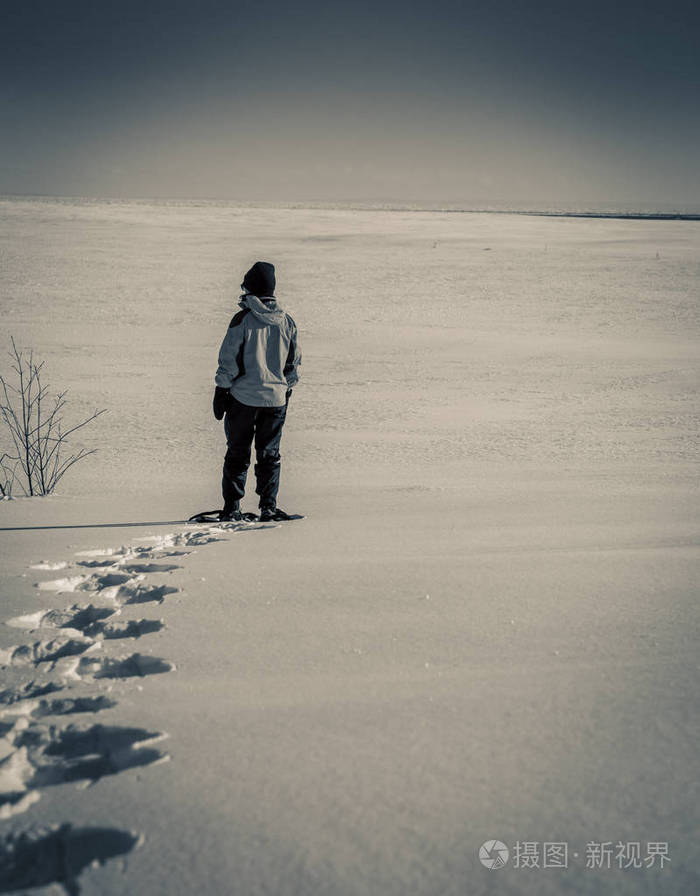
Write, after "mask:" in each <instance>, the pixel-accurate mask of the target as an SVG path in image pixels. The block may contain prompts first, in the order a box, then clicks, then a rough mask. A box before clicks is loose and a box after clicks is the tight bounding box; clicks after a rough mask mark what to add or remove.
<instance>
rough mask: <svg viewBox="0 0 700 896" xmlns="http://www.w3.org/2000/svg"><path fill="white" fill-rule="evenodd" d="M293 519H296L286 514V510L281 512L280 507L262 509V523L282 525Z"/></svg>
mask: <svg viewBox="0 0 700 896" xmlns="http://www.w3.org/2000/svg"><path fill="white" fill-rule="evenodd" d="M291 519H294V517H291V516H290V515H289V514H288V513H285V512H284V510H281V509H280V508H279V507H270V506H269V505H268V506H266V507H261V508H260V522H261V523H271V522H275V523H282V522H284V521H285V520H291Z"/></svg>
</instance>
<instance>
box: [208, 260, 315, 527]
mask: <svg viewBox="0 0 700 896" xmlns="http://www.w3.org/2000/svg"><path fill="white" fill-rule="evenodd" d="M241 288H242V289H243V295H242V296H241V297H240V301H239V303H238V304H239V305H240V308H241V310H240V311H238V312H237V314H235V315H234V318H233V320H232V321H231V323H230V325H229V328H228V331H227V333H226V336H225V337H224V341H223V343H222V345H221V350H220V351H219V367H218V369H217V371H216V389H215V392H214V416H215V417H216V419H217V420H221V419H222V418H223V417H225V419H224V430H225V432H226V441H227V444H228V450H227V451H226V457H225V458H224V472H223V480H222V491H223V496H224V508H223V510H222V511H221V514H220V518H221V519H222V520H240V519H242V518H243V514H242V512H241V508H240V502H241V499H242V498H243V494H244V491H245V482H246V474H247V472H248V467H249V465H250V453H251V445H252V443H253V441H255V459H256V463H255V480H256V488H255V491H256V492H257V494H258V495H259V499H260V500H259V504H260V520H261V521H268V520H285V519H289V518H290V517H289V515H288V514H286V513H285V512H284V511H283V510H280V508H279V507H277V492H278V490H279V484H280V453H279V447H280V439H281V437H282V427H283V426H284V421H285V418H286V415H287V406H288V404H289V398H290V396H291V394H292V388H293V387H294V386H295V384H296V383H297V381H298V379H299V372H298V368H299V364H300V363H301V352H300V350H299V338H298V334H297V327H296V324H295V323H294V321H293V320H292V318H291V317H290V316H289V315H288V314H287V313H286V312H285V311H283V310H282V308H280V306H279V305H278V303H277V299H276V298H275V268H274V265H272V264H270V263H269V262H267V261H256V262H255V264H254V265H253V267H252V268H251V269H250V270H249V271H248V273H247V274H246V275H245V277H244V278H243V283H242V284H241Z"/></svg>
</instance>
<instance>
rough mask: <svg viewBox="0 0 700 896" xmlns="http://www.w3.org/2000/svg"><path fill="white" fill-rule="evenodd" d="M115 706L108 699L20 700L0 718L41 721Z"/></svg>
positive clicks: (60, 698) (112, 701) (113, 701)
mask: <svg viewBox="0 0 700 896" xmlns="http://www.w3.org/2000/svg"><path fill="white" fill-rule="evenodd" d="M116 705H117V701H116V700H112V699H111V698H110V697H105V696H99V697H59V698H57V699H56V698H54V699H52V700H46V699H45V698H42V699H40V700H21V701H19V702H17V703H14V704H12V705H11V706H8V707H6V708H4V709H2V708H0V716H12V717H16V716H25V717H26V718H29V719H43V718H45V717H46V716H69V715H75V714H77V713H87V712H92V713H95V712H100V711H101V710H103V709H112V708H113V707H115V706H116Z"/></svg>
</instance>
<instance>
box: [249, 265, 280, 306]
mask: <svg viewBox="0 0 700 896" xmlns="http://www.w3.org/2000/svg"><path fill="white" fill-rule="evenodd" d="M243 288H244V289H246V290H247V291H248V292H252V293H253V295H254V296H257V297H258V298H260V296H274V294H275V266H274V264H270V262H269V261H256V262H255V264H254V265H253V267H252V268H251V269H250V270H249V271H248V273H247V274H246V275H245V277H244V278H243Z"/></svg>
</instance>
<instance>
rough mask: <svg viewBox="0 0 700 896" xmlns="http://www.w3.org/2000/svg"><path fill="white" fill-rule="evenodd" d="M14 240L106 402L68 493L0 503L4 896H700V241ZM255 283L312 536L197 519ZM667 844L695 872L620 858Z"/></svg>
mask: <svg viewBox="0 0 700 896" xmlns="http://www.w3.org/2000/svg"><path fill="white" fill-rule="evenodd" d="M0 221H1V222H2V232H1V234H0V235H1V239H2V242H1V250H2V281H3V292H2V315H3V334H4V338H5V341H6V343H7V347H9V337H10V335H11V334H12V335H14V337H15V339H16V340H17V342H18V344H19V345H20V346H33V347H34V349H35V351H36V352H37V354H38V355H39V356H40V357H41V358H42V359H44V360H45V361H46V370H47V374H48V375H49V377H50V379H51V381H52V382H53V383H55V385H56V387H57V388H58V387H61V388H63V387H66V386H67V387H68V388H69V389H70V393H69V397H70V398H71V399H72V403H71V405H70V406H69V408H72V412H73V413H74V414H75V415H76V416H79V415H80V414H86V413H89V412H91V411H92V410H93V409H94V408H95V407H105V408H107V409H108V413H107V414H105V415H103V416H102V417H100V418H99V419H98V420H97V421H95V423H93V424H92V425H91V426H90V427H89V428H87V429H86V430H84V432H83V434H82V435H83V438H82V441H81V444H84V445H85V446H86V447H99V449H100V450H99V453H98V454H96V455H94V456H92V457H90V458H88V459H87V460H85V461H83V462H82V464H80V465H78V466H76V467H75V468H74V469H73V470H72V471H71V472H70V473H68V474H67V475H66V477H65V479H64V480H63V481H62V482H61V486H60V488H59V493H58V494H56V495H53V496H51V497H48V498H44V499H31V500H28V499H19V500H16V501H12V502H2V503H0V526H2V527H5V528H4V530H3V531H2V532H1V533H0V535H1V538H0V544H1V545H2V547H1V555H0V556H1V559H2V572H1V573H0V587H1V589H2V595H3V602H2V621H3V622H9V623H10V624H9V625H2V626H0V650H1V651H2V655H1V656H0V659H1V660H2V661H3V662H4V663H5V666H4V668H3V669H2V670H1V671H2V678H3V685H2V687H1V688H0V691H2V693H1V694H0V700H1V701H2V703H0V712H1V713H2V716H1V717H0V734H2V736H3V738H4V739H3V740H2V741H1V742H0V750H1V752H0V800H2V802H0V814H1V815H2V819H3V820H1V821H0V836H2V841H1V842H2V843H3V844H4V846H3V849H4V850H5V853H6V854H5V856H4V867H5V869H6V870H4V871H3V872H0V882H1V883H2V886H1V887H0V890H2V892H6V891H10V890H12V888H13V887H14V888H16V889H21V891H22V892H27V891H29V890H30V887H31V885H32V884H35V883H42V882H44V883H48V884H51V883H52V882H53V884H52V885H53V888H54V890H56V891H58V889H59V883H57V882H58V881H60V880H61V879H65V878H66V877H68V878H70V879H72V880H73V881H74V880H77V881H78V884H79V886H80V889H81V892H82V893H84V894H110V896H111V894H121V893H124V892H131V893H143V894H149V896H150V894H158V893H163V894H166V893H167V894H174V896H185V894H188V896H189V894H191V893H193V892H206V893H208V894H216V896H218V894H229V893H237V894H238V893H240V894H245V896H248V894H263V893H270V894H276V896H277V894H279V896H291V894H295V896H311V894H328V896H331V894H332V896H345V894H347V896H394V894H396V896H399V894H401V896H405V894H411V896H436V894H441V896H452V894H454V896H458V894H459V896H461V894H467V893H468V894H481V893H498V894H502V893H513V894H516V893H533V894H558V893H563V892H575V893H590V894H597V893H605V894H607V893H615V894H617V893H620V894H624V893H634V894H637V893H649V894H656V893H660V892H663V893H672V894H676V893H677V894H687V893H691V892H695V891H697V890H698V889H700V849H699V848H698V840H697V830H698V822H699V820H700V819H699V814H700V813H699V812H698V805H699V804H700V793H699V788H698V780H699V779H700V776H699V772H700V769H699V765H700V763H699V762H698V750H697V744H698V740H699V738H700V730H699V729H700V725H699V723H698V703H699V700H698V685H699V684H700V663H699V661H698V607H697V604H698V600H697V599H698V587H697V582H698V556H699V554H700V551H699V548H700V511H699V507H700V505H699V502H698V460H699V456H698V455H699V451H698V448H699V438H700V435H699V428H698V386H699V378H698V373H699V370H700V343H699V340H698V336H699V335H700V334H699V330H700V306H699V303H698V274H699V273H700V224H698V223H694V222H674V221H671V222H654V221H616V220H579V219H551V218H535V217H532V218H529V217H528V218H523V217H517V216H513V217H510V216H504V215H498V216H491V215H478V214H450V213H427V212H425V213H423V212H400V211H396V212H383V211H348V210H342V209H338V210H333V209H307V210H304V209H270V208H266V209H262V210H254V209H250V208H236V207H226V206H221V205H206V204H202V205H196V204H189V205H178V204H170V205H168V204H158V205H150V204H147V203H131V204H129V203H112V204H108V203H79V202H68V201H62V202H58V201H57V202H51V201H29V200H27V201H19V200H17V201H9V200H8V201H3V202H0ZM258 258H260V259H269V260H271V261H273V262H274V263H275V264H276V266H277V274H278V290H277V292H278V296H279V298H280V301H281V303H282V304H283V305H284V306H285V307H286V308H287V310H289V312H290V313H291V314H292V315H293V316H294V318H295V320H296V321H297V324H298V326H299V329H300V332H301V334H302V340H303V341H302V347H303V350H304V363H303V366H302V370H301V373H302V380H301V382H300V384H299V386H298V388H297V389H296V390H295V393H294V395H293V397H292V401H291V404H290V412H289V416H288V422H287V425H286V427H285V433H284V437H283V443H282V449H283V450H282V453H283V464H284V466H283V480H282V489H281V493H280V504H281V506H282V507H284V508H285V509H287V510H291V511H297V512H301V513H305V514H306V519H304V520H301V521H299V522H294V523H290V524H286V525H283V526H277V525H276V526H270V525H265V526H262V525H259V524H246V525H232V526H224V527H220V526H202V527H187V526H185V525H184V524H182V523H179V522H178V521H179V520H182V519H183V517H186V516H189V515H190V514H191V513H193V512H195V511H197V510H201V509H208V508H210V507H215V506H217V505H218V504H219V501H220V499H219V480H220V465H221V458H222V454H223V447H224V446H223V438H222V431H221V425H220V424H217V423H216V422H215V421H214V419H213V416H212V414H211V393H212V389H213V373H214V369H215V365H216V354H217V351H218V347H219V344H220V341H221V339H222V337H223V334H224V331H225V329H226V326H227V324H228V321H229V319H230V317H231V316H232V314H233V312H234V310H235V307H236V297H237V295H238V284H239V283H240V280H241V275H242V273H243V272H244V271H245V270H246V269H247V267H249V265H250V264H251V263H252V262H253V261H255V260H257V259H258ZM8 367H9V363H7V364H4V365H3V368H2V369H3V371H4V372H7V369H8ZM252 498H254V496H253V495H252V486H251V500H249V502H248V509H254V501H253V500H252ZM115 524H120V526H116V525H115ZM126 524H133V525H126ZM27 527H39V528H27ZM62 527H68V528H62ZM42 689H43V693H42ZM168 760H169V761H168ZM90 781H93V782H95V783H94V784H93V786H90V787H88V788H87V789H86V788H85V786H84V785H85V784H86V783H89V782H90ZM65 824H70V825H71V826H72V827H71V828H70V829H68V828H61V827H60V826H61V825H65ZM52 826H53V827H52ZM22 832H28V833H29V837H28V838H25V839H17V838H18V836H19V835H20V834H21V833H22ZM490 839H499V840H501V841H504V842H505V843H506V844H507V845H508V846H509V847H510V850H511V855H510V860H509V863H508V866H507V867H506V868H502V869H499V870H488V869H487V868H485V867H484V866H482V864H481V863H480V862H479V858H478V850H479V847H480V846H481V844H482V843H484V841H487V840H490ZM606 841H611V842H612V858H611V867H610V868H609V869H607V868H602V869H593V868H587V867H586V854H587V848H589V849H590V847H588V844H596V843H604V842H606ZM518 842H519V843H520V845H521V848H524V847H523V844H525V843H529V844H533V843H534V844H536V847H532V846H531V847H530V848H531V849H534V850H535V852H536V853H537V854H538V855H539V857H540V862H541V861H542V853H543V849H544V847H543V844H544V843H545V842H557V843H567V844H568V849H569V854H568V868H566V869H556V868H547V869H539V870H538V869H533V868H522V867H520V868H517V867H515V866H514V864H515V851H516V849H515V848H516V844H517V843H518ZM637 842H638V843H639V844H640V851H641V857H642V860H643V862H642V864H643V865H646V864H647V863H646V862H644V859H645V857H646V856H647V855H648V854H649V851H650V849H651V851H652V852H653V849H654V848H655V847H654V846H653V844H666V843H667V844H668V850H669V853H668V854H669V856H670V862H669V863H666V865H665V867H664V868H663V869H661V868H660V867H659V865H660V861H659V860H658V859H657V860H656V861H655V862H654V864H653V867H649V868H647V867H642V868H639V869H634V868H631V869H628V870H621V869H620V868H619V867H618V863H619V860H618V852H619V850H618V848H617V844H618V843H622V844H623V846H626V844H628V843H637ZM649 844H652V846H651V847H650V846H649ZM66 851H67V854H68V855H69V857H70V861H69V862H68V864H69V866H71V867H72V868H73V871H72V872H71V873H68V872H66V870H65V868H66V862H65V860H64V859H65V855H66ZM575 854H577V855H575ZM95 858H98V859H105V860H106V861H105V864H104V865H103V866H100V867H93V866H92V864H91V862H92V860H93V859H95ZM22 863H24V865H23V866H22V867H24V869H25V870H24V871H23V870H22V867H20V866H21V865H22ZM0 867H1V866H0ZM7 869H10V870H7ZM2 874H4V876H2ZM13 875H14V876H13ZM32 875H34V876H32ZM67 883H68V886H69V888H70V886H71V885H72V884H71V880H68V881H67Z"/></svg>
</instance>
